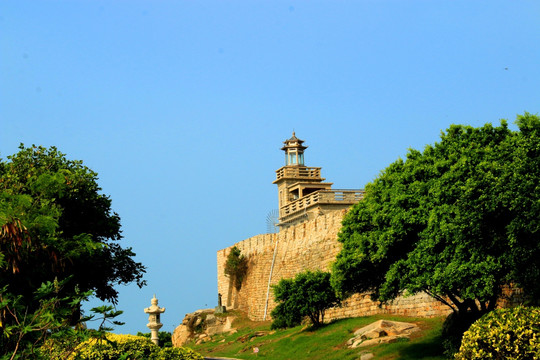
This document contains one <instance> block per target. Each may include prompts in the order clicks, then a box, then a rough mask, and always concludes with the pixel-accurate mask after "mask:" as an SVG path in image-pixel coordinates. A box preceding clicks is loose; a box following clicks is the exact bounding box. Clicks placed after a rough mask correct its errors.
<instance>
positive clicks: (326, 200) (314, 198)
mask: <svg viewBox="0 0 540 360" xmlns="http://www.w3.org/2000/svg"><path fill="white" fill-rule="evenodd" d="M363 197H364V190H319V191H315V192H314V193H311V194H309V195H306V196H303V197H301V198H300V199H298V200H295V201H293V202H292V203H290V204H287V205H286V206H283V207H282V208H281V209H280V212H279V213H280V217H281V218H285V217H288V216H291V215H294V214H296V213H298V212H300V211H304V210H307V208H309V207H311V206H312V205H315V204H351V205H352V204H355V203H357V202H358V201H360V200H362V198H363Z"/></svg>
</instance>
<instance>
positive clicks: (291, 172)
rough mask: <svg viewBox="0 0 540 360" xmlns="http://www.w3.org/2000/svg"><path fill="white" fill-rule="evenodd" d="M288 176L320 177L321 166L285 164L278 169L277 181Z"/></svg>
mask: <svg viewBox="0 0 540 360" xmlns="http://www.w3.org/2000/svg"><path fill="white" fill-rule="evenodd" d="M287 178H289V179H290V178H299V179H300V178H306V179H320V178H321V168H320V167H307V166H284V167H282V168H281V169H279V170H276V180H275V181H274V183H275V182H276V181H279V180H281V179H287Z"/></svg>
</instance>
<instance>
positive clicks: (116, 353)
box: [41, 333, 203, 360]
mask: <svg viewBox="0 0 540 360" xmlns="http://www.w3.org/2000/svg"><path fill="white" fill-rule="evenodd" d="M41 354H42V355H44V357H45V358H46V359H50V360H59V359H68V360H203V357H202V356H201V355H200V354H198V353H196V352H195V351H193V350H191V349H188V348H181V347H180V348H172V347H169V348H160V347H158V346H156V345H155V344H154V343H153V342H152V341H151V340H150V339H148V338H146V337H144V336H135V335H116V334H111V333H107V334H105V337H104V338H102V339H99V338H92V339H90V340H87V341H85V342H82V343H80V344H78V345H77V344H76V343H71V344H69V343H66V342H64V341H62V340H61V339H54V340H53V339H49V340H48V341H46V343H45V344H44V345H43V346H42V347H41ZM68 355H69V356H68Z"/></svg>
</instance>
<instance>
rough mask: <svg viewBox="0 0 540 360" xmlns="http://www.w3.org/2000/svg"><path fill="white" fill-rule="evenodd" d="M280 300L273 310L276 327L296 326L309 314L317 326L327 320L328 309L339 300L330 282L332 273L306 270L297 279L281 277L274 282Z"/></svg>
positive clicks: (274, 325) (277, 300)
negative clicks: (276, 282)
mask: <svg viewBox="0 0 540 360" xmlns="http://www.w3.org/2000/svg"><path fill="white" fill-rule="evenodd" d="M273 291H274V298H275V301H276V302H277V303H278V304H277V306H276V307H275V308H274V310H273V311H272V313H271V315H272V318H273V322H272V328H284V327H292V326H296V325H298V324H300V323H301V321H302V319H303V318H304V317H308V318H309V319H310V321H311V323H312V324H313V326H320V325H321V324H323V323H324V314H325V311H326V310H327V309H329V308H331V307H334V306H336V305H338V304H339V300H338V298H337V297H336V293H335V291H334V289H333V288H332V286H331V284H330V273H327V272H322V271H320V270H317V271H309V270H306V271H303V272H301V273H299V274H297V275H296V276H295V278H294V279H281V280H280V281H279V283H278V284H277V285H274V286H273Z"/></svg>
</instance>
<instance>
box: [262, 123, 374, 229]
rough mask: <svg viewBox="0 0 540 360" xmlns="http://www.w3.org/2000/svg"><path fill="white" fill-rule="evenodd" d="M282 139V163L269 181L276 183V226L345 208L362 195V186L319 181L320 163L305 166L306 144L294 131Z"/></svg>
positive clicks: (281, 226)
mask: <svg viewBox="0 0 540 360" xmlns="http://www.w3.org/2000/svg"><path fill="white" fill-rule="evenodd" d="M283 143H284V146H283V147H282V148H281V150H283V151H285V166H283V167H282V168H280V169H279V170H277V171H276V180H274V182H273V183H274V184H276V185H277V186H278V198H279V224H278V225H279V227H280V230H283V229H286V228H287V227H289V226H293V225H296V224H299V223H302V222H304V221H307V220H311V219H313V218H315V217H316V216H318V215H323V214H325V213H327V212H328V211H334V210H342V209H347V208H349V206H351V205H352V204H354V203H357V202H358V201H360V200H361V199H362V196H363V194H364V192H363V190H332V183H325V182H323V181H324V180H325V179H324V178H322V177H321V168H320V167H307V166H305V165H304V150H306V149H307V146H304V145H303V143H304V140H300V139H298V138H297V137H296V135H295V133H294V132H293V134H292V137H291V138H290V139H287V140H285V141H284V142H283Z"/></svg>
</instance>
